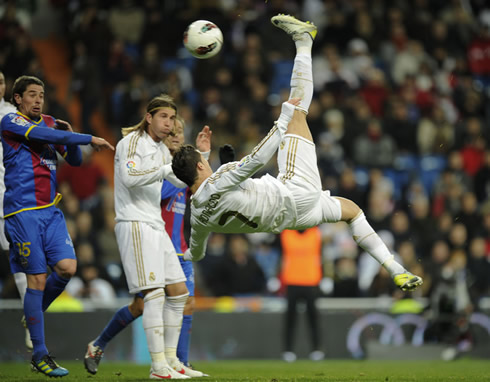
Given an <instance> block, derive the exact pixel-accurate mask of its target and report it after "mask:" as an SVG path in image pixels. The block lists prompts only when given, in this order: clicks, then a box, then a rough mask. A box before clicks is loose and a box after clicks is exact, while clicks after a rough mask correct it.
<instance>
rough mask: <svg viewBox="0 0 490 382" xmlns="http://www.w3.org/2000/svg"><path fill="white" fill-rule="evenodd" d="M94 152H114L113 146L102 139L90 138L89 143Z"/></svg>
mask: <svg viewBox="0 0 490 382" xmlns="http://www.w3.org/2000/svg"><path fill="white" fill-rule="evenodd" d="M90 144H91V145H92V147H93V148H94V149H95V151H100V150H102V149H109V150H112V151H114V146H112V145H111V144H110V143H109V142H107V141H106V140H105V139H104V138H100V137H92V142H90Z"/></svg>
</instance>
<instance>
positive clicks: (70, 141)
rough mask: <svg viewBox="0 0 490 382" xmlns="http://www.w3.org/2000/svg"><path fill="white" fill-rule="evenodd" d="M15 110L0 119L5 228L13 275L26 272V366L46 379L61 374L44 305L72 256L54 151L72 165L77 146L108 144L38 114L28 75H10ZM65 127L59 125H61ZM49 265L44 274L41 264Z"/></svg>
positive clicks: (33, 81)
mask: <svg viewBox="0 0 490 382" xmlns="http://www.w3.org/2000/svg"><path fill="white" fill-rule="evenodd" d="M12 102H13V103H14V104H15V106H16V108H17V112H16V113H9V114H7V115H5V116H4V117H3V118H2V121H1V134H2V147H3V163H4V166H5V176H4V182H5V186H6V191H5V196H4V205H3V207H4V211H3V212H4V218H5V234H6V236H7V239H8V241H9V244H10V267H11V270H12V273H13V274H16V273H19V272H22V273H25V274H26V276H27V288H26V292H25V296H24V302H23V305H24V314H25V317H26V322H27V327H28V329H29V332H30V336H31V339H32V343H33V352H32V361H31V365H32V366H33V367H34V368H35V369H36V370H37V371H39V372H41V373H43V374H45V375H47V376H50V377H64V376H66V375H68V370H66V369H65V368H63V367H61V366H59V365H58V364H57V363H56V362H55V361H54V360H53V358H52V357H51V355H50V354H49V352H48V349H47V348H46V344H45V338H44V313H43V312H44V311H45V310H46V309H47V308H48V307H49V305H50V304H51V302H53V301H54V300H55V299H56V297H57V296H59V295H60V293H61V292H63V290H64V289H65V286H66V284H67V283H68V281H69V280H70V278H71V277H72V276H73V275H74V274H75V271H76V264H77V263H76V256H75V251H74V249H73V243H72V241H71V238H70V235H69V234H68V231H67V228H66V223H65V219H64V216H63V213H62V212H61V211H60V210H59V209H58V208H56V205H57V204H58V202H59V201H60V200H61V195H60V194H58V193H57V192H56V167H57V164H58V159H57V153H59V154H60V155H62V156H63V157H64V158H65V160H66V161H67V163H68V164H70V165H72V166H78V165H80V163H81V160H82V154H81V151H80V148H79V147H78V145H88V144H91V145H92V146H94V147H95V148H96V149H100V148H109V149H112V150H114V147H112V145H110V144H109V143H108V142H107V141H105V140H104V139H102V138H98V137H94V136H91V135H87V134H77V133H73V130H72V128H71V126H70V124H69V123H68V122H65V121H61V120H58V119H54V118H53V117H51V116H49V115H45V114H42V108H43V105H44V83H43V82H42V81H41V80H40V79H38V78H36V77H32V76H21V77H19V78H17V80H16V81H15V83H14V86H13V89H12ZM62 130H66V131H62ZM48 266H49V267H50V268H51V270H52V271H53V272H52V273H51V274H50V275H49V277H48V275H47V267H48Z"/></svg>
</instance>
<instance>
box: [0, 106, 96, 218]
mask: <svg viewBox="0 0 490 382" xmlns="http://www.w3.org/2000/svg"><path fill="white" fill-rule="evenodd" d="M0 126H1V136H2V145H3V163H4V166H5V179H4V181H5V187H6V191H5V197H4V216H5V217H8V216H10V215H13V214H16V213H18V212H21V211H25V210H31V209H38V208H45V207H49V206H50V205H53V204H55V198H56V196H57V193H56V186H57V184H56V167H57V164H58V158H57V155H56V152H58V153H60V154H61V155H62V156H63V157H64V158H65V160H66V161H67V162H68V164H70V165H72V166H79V165H80V163H81V162H82V153H81V151H80V148H79V147H78V145H81V144H89V143H90V142H91V140H92V136H91V135H87V134H78V133H72V132H69V131H62V130H56V129H55V126H56V122H55V119H54V118H53V117H51V116H49V115H44V114H43V115H42V116H41V118H40V119H39V121H32V120H31V119H29V118H28V117H26V116H25V115H23V114H21V113H19V112H17V113H10V114H7V115H6V116H4V117H3V118H2V122H1V125H0Z"/></svg>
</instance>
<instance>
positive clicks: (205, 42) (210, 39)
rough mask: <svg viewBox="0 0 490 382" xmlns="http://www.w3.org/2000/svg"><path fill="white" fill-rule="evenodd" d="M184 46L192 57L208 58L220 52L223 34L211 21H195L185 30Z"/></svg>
mask: <svg viewBox="0 0 490 382" xmlns="http://www.w3.org/2000/svg"><path fill="white" fill-rule="evenodd" d="M184 46H185V47H186V48H187V50H188V51H189V52H191V54H192V55H193V56H194V57H197V58H210V57H213V56H215V55H216V54H218V52H219V51H220V50H221V47H222V46H223V33H221V30H220V29H219V28H218V27H217V26H216V24H214V23H212V22H211V21H207V20H197V21H194V22H193V23H192V24H190V25H189V26H188V27H187V29H186V30H185V32H184Z"/></svg>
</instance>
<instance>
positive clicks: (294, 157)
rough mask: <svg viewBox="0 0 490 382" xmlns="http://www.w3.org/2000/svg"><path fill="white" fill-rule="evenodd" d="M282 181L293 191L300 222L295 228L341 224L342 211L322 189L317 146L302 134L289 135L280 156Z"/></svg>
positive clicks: (278, 156) (338, 204)
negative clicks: (322, 224)
mask: <svg viewBox="0 0 490 382" xmlns="http://www.w3.org/2000/svg"><path fill="white" fill-rule="evenodd" d="M277 164H278V166H279V175H278V176H277V179H279V180H280V181H281V182H282V183H284V185H285V186H286V187H287V188H288V189H289V191H291V193H292V195H293V198H294V200H295V202H296V211H297V216H298V220H297V222H296V225H295V227H290V228H291V229H304V228H309V227H313V226H316V225H319V224H321V223H326V222H329V223H333V222H338V221H339V220H340V219H341V216H342V210H341V207H340V202H339V200H338V199H336V198H333V197H332V196H330V191H328V190H327V191H323V190H322V181H321V178H320V173H319V171H318V164H317V157H316V151H315V144H314V143H313V142H311V141H309V140H307V139H306V138H303V137H301V136H299V135H294V134H287V135H285V137H284V140H283V141H282V143H281V145H280V147H279V152H278V155H277Z"/></svg>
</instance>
